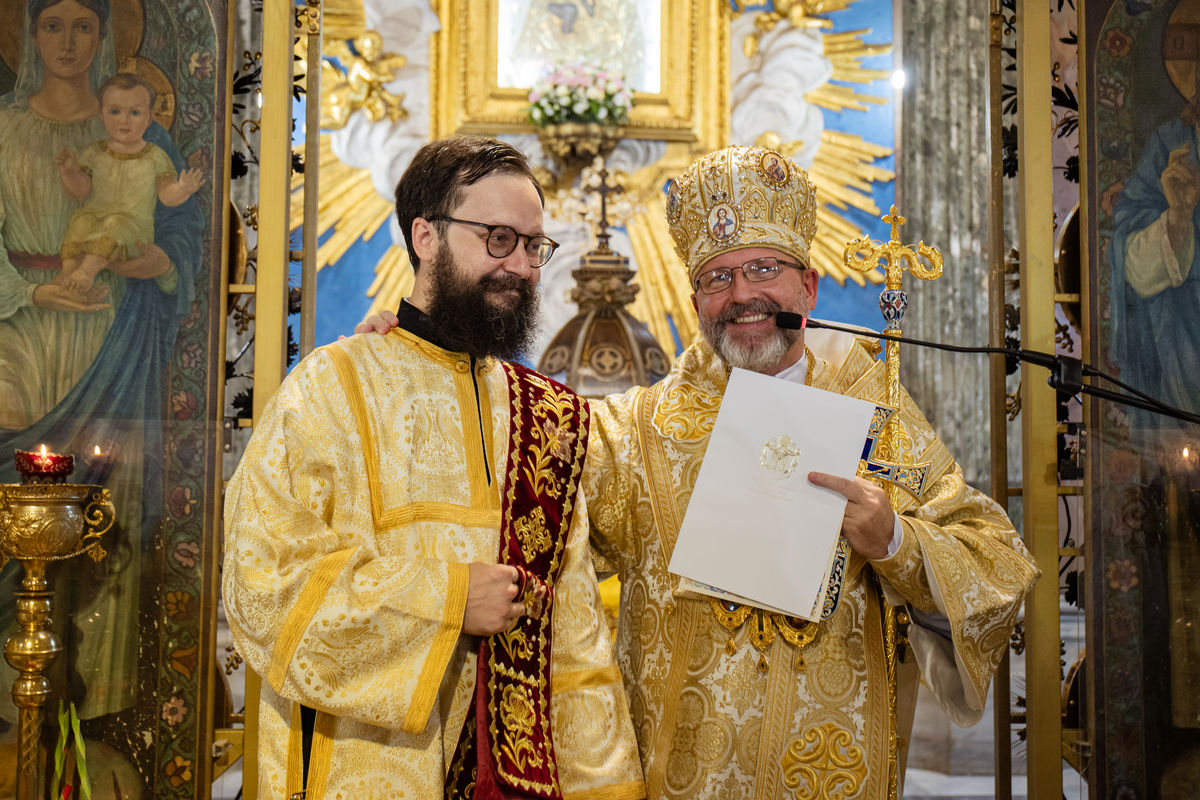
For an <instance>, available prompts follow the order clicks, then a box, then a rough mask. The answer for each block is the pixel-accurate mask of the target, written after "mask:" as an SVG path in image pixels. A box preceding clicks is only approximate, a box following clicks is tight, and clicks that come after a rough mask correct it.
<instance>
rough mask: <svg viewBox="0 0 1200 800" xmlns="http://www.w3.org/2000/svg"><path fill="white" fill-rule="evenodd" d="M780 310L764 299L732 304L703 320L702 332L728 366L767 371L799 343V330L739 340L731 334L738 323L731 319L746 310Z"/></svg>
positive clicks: (765, 372)
mask: <svg viewBox="0 0 1200 800" xmlns="http://www.w3.org/2000/svg"><path fill="white" fill-rule="evenodd" d="M781 310H782V309H780V308H779V307H778V306H776V304H774V303H769V302H767V301H765V300H756V301H753V302H750V303H747V304H746V305H739V306H731V307H730V308H727V309H726V310H725V312H724V313H722V314H721V316H720V317H718V318H717V319H701V320H700V334H701V335H702V336H703V337H704V340H705V341H707V342H708V343H709V345H710V346H711V347H712V349H713V351H714V352H716V354H717V355H718V356H720V358H721V360H722V361H724V362H725V363H726V364H728V365H729V366H731V367H739V368H740V369H748V370H751V371H753V372H761V373H764V374H767V371H768V370H770V369H771V368H772V367H774V366H776V365H777V364H778V363H779V362H780V360H781V359H782V358H783V356H784V354H786V353H787V351H788V349H790V348H791V346H792V345H793V344H795V343H796V339H798V338H799V336H800V332H799V331H793V330H784V329H783V328H776V329H774V330H773V331H771V332H769V333H768V334H766V335H765V336H762V337H760V338H758V339H755V340H753V341H736V340H734V339H733V337H731V336H729V333H728V331H729V326H731V325H736V324H737V323H735V322H732V320H733V319H735V318H736V317H739V316H741V315H742V314H745V313H747V312H749V313H764V314H774V313H775V312H777V311H781Z"/></svg>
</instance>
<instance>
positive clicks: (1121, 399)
mask: <svg viewBox="0 0 1200 800" xmlns="http://www.w3.org/2000/svg"><path fill="white" fill-rule="evenodd" d="M775 324H776V325H777V326H778V327H780V328H785V329H788V330H803V329H804V328H806V327H807V328H814V329H817V328H825V329H827V330H831V331H840V332H842V333H849V334H853V335H854V336H866V337H868V338H872V339H879V340H881V341H889V340H890V341H894V342H902V343H904V344H915V345H919V346H921V347H932V348H934V349H936V350H948V351H950V352H952V353H995V354H999V355H1005V356H1012V357H1014V358H1017V359H1019V360H1021V361H1024V362H1026V363H1029V364H1036V365H1037V366H1039V367H1045V368H1046V369H1048V370H1050V378H1049V379H1048V380H1047V383H1049V384H1050V385H1051V386H1053V387H1054V388H1055V389H1057V390H1058V391H1060V392H1066V393H1068V394H1077V393H1079V392H1082V393H1084V394H1090V395H1092V396H1094V397H1099V398H1102V399H1104V400H1111V401H1112V402H1114V403H1122V404H1124V405H1127V406H1133V407H1134V408H1141V409H1144V410H1146V411H1151V412H1154V413H1155V414H1161V415H1163V416H1167V417H1174V418H1175V419H1181V420H1183V421H1185V422H1193V423H1197V424H1200V414H1193V413H1191V412H1190V411H1184V410H1182V409H1179V408H1175V407H1174V406H1169V405H1167V404H1166V403H1164V402H1162V401H1161V400H1157V399H1155V398H1153V397H1151V396H1150V395H1148V394H1146V393H1145V392H1142V391H1139V390H1138V389H1135V388H1134V387H1132V386H1129V385H1128V384H1125V383H1122V382H1121V381H1120V380H1118V379H1117V378H1114V377H1113V376H1111V375H1108V374H1106V373H1104V372H1101V371H1100V370H1098V369H1096V368H1095V367H1093V366H1091V365H1089V364H1084V363H1083V362H1082V361H1080V360H1079V359H1078V358H1072V357H1071V356H1063V355H1058V354H1052V353H1043V352H1041V351H1040V350H1026V349H1025V348H1012V347H973V346H962V345H953V344H943V343H942V342H930V341H925V340H924V339H912V338H909V337H906V336H889V335H887V334H885V333H877V332H875V331H870V330H861V329H859V328H848V327H845V326H842V325H834V324H832V323H829V322H820V321H818V320H814V319H811V318H810V317H806V316H804V315H803V314H793V313H791V312H789V311H780V312H777V313H776V314H775ZM1084 375H1087V376H1089V377H1097V378H1103V379H1104V380H1106V381H1110V382H1112V383H1115V384H1116V385H1117V386H1120V387H1121V388H1122V389H1125V390H1126V391H1128V392H1131V393H1132V394H1122V393H1120V392H1114V391H1112V390H1110V389H1104V388H1102V387H1099V386H1092V385H1091V384H1088V383H1084V382H1083V376H1084Z"/></svg>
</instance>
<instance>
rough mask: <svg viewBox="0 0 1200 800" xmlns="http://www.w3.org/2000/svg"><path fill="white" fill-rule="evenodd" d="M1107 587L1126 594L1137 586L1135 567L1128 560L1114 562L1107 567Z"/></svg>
mask: <svg viewBox="0 0 1200 800" xmlns="http://www.w3.org/2000/svg"><path fill="white" fill-rule="evenodd" d="M1107 574H1108V585H1109V586H1111V587H1112V588H1114V589H1116V590H1117V591H1119V592H1128V591H1129V590H1130V589H1132V588H1133V587H1135V586H1137V585H1138V572H1137V567H1136V566H1134V564H1133V562H1132V561H1129V560H1128V559H1121V560H1120V561H1114V562H1112V563H1111V564H1109V565H1108V573H1107Z"/></svg>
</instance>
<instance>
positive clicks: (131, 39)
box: [0, 0, 145, 75]
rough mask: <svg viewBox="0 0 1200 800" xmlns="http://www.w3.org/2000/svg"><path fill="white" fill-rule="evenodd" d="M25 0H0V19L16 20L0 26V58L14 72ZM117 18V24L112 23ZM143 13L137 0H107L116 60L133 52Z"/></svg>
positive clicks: (119, 61) (18, 55)
mask: <svg viewBox="0 0 1200 800" xmlns="http://www.w3.org/2000/svg"><path fill="white" fill-rule="evenodd" d="M28 5H29V0H0V19H3V20H19V21H18V22H17V23H16V24H7V23H6V24H4V25H0V59H3V60H4V63H5V64H7V65H8V68H9V69H10V70H12V73H13V74H14V75H16V74H17V70H18V69H19V68H20V66H21V38H22V36H23V35H24V32H25V28H24V25H25V9H26V7H27V6H28ZM114 19H119V20H120V21H121V24H120V25H113V20H114ZM144 21H145V12H144V11H143V10H142V3H141V0H110V2H109V14H108V24H109V25H110V26H111V27H112V31H113V47H115V48H116V51H117V63H118V64H120V63H121V62H122V61H123V60H124V59H126V58H129V57H130V56H132V55H133V54H134V53H136V52H137V49H138V44H140V43H141V41H142V27H143V24H144Z"/></svg>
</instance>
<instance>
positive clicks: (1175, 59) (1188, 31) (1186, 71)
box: [1163, 0, 1200, 101]
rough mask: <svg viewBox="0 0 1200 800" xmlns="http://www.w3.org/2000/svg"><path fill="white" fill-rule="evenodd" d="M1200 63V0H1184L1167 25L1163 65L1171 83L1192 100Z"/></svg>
mask: <svg viewBox="0 0 1200 800" xmlns="http://www.w3.org/2000/svg"><path fill="white" fill-rule="evenodd" d="M1197 63H1200V2H1197V0H1180V2H1179V5H1177V6H1175V10H1174V11H1172V12H1171V16H1170V18H1168V19H1167V25H1166V27H1165V28H1164V29H1163V66H1164V67H1166V68H1167V75H1169V76H1170V77H1171V83H1173V84H1175V88H1176V89H1178V90H1179V93H1180V94H1181V95H1183V99H1184V100H1189V101H1190V100H1191V99H1192V96H1193V95H1195V94H1196V65H1197Z"/></svg>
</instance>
